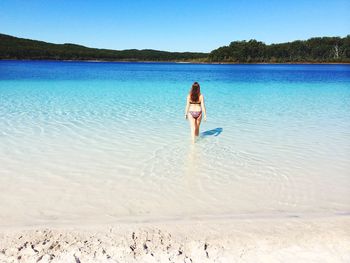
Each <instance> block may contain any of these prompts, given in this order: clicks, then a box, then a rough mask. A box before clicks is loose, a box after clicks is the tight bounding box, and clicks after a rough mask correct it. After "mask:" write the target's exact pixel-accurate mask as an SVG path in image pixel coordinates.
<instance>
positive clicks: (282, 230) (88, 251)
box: [0, 215, 350, 263]
mask: <svg viewBox="0 0 350 263" xmlns="http://www.w3.org/2000/svg"><path fill="white" fill-rule="evenodd" d="M349 247H350V217H349V216H347V215H344V216H337V217H324V218H322V217H321V218H288V219H286V218H273V219H271V218H270V219H266V218H261V219H213V220H205V221H203V220H190V221H170V222H153V223H152V222H149V223H120V224H116V225H105V226H102V225H99V226H54V227H53V226H51V227H32V228H6V229H1V230H0V262H269V263H271V262H349V261H350V250H349Z"/></svg>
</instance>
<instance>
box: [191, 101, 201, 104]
mask: <svg viewBox="0 0 350 263" xmlns="http://www.w3.org/2000/svg"><path fill="white" fill-rule="evenodd" d="M190 104H201V102H200V101H198V102H194V101H190Z"/></svg>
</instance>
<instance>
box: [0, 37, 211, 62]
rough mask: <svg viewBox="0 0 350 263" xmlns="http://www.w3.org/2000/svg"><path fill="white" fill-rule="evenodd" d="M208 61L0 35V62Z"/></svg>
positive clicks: (180, 54)
mask: <svg viewBox="0 0 350 263" xmlns="http://www.w3.org/2000/svg"><path fill="white" fill-rule="evenodd" d="M207 57H208V54H207V53H194V52H167V51H158V50H151V49H143V50H137V49H128V50H111V49H97V48H88V47H84V46H80V45H75V44H70V43H66V44H52V43H46V42H43V41H36V40H30V39H24V38H17V37H13V36H9V35H4V34H0V59H33V60H43V59H47V60H101V61H198V62H200V61H201V60H206V59H207Z"/></svg>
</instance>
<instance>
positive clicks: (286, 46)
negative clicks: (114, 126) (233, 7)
mask: <svg viewBox="0 0 350 263" xmlns="http://www.w3.org/2000/svg"><path fill="white" fill-rule="evenodd" d="M0 59H38V60H41V59H49V60H101V61H179V62H180V61H181V62H218V63H307V62H309V63H350V35H348V36H346V37H344V38H341V37H316V38H310V39H308V40H304V41H302V40H297V41H293V42H288V43H280V44H270V45H267V44H265V43H263V42H261V41H257V40H255V39H252V40H249V41H245V40H244V41H234V42H231V43H230V44H229V45H228V46H223V47H219V48H217V49H215V50H213V51H211V52H210V53H201V52H167V51H159V50H152V49H143V50H137V49H129V50H111V49H97V48H88V47H84V46H81V45H75V44H69V43H68V44H52V43H47V42H43V41H36V40H30V39H24V38H17V37H13V36H9V35H5V34H0Z"/></svg>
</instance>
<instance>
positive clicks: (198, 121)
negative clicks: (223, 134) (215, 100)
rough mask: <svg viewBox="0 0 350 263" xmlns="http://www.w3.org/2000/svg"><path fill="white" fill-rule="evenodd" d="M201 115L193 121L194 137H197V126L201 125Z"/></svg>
mask: <svg viewBox="0 0 350 263" xmlns="http://www.w3.org/2000/svg"><path fill="white" fill-rule="evenodd" d="M201 121H202V114H201V115H200V116H199V117H198V118H197V119H196V120H195V135H196V136H198V135H199V126H200V125H201Z"/></svg>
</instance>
